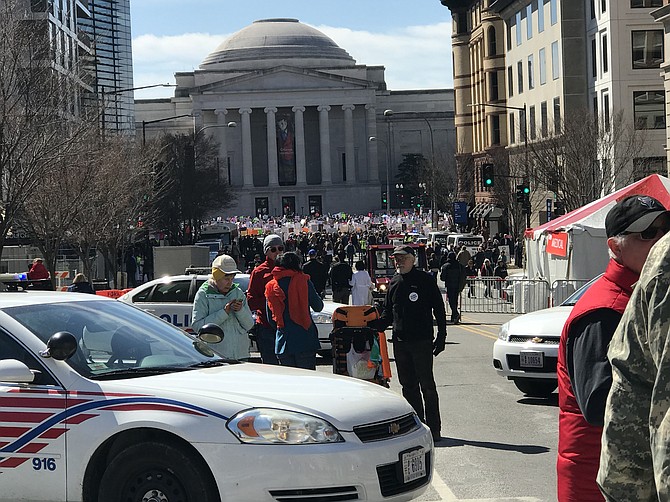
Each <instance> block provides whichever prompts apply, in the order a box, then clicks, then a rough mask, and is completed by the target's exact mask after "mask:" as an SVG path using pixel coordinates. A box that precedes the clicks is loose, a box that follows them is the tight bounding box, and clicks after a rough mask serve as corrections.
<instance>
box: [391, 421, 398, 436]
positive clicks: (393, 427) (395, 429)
mask: <svg viewBox="0 0 670 502" xmlns="http://www.w3.org/2000/svg"><path fill="white" fill-rule="evenodd" d="M389 432H390V433H391V434H398V433H399V432H400V424H399V423H398V422H393V423H392V424H391V425H389Z"/></svg>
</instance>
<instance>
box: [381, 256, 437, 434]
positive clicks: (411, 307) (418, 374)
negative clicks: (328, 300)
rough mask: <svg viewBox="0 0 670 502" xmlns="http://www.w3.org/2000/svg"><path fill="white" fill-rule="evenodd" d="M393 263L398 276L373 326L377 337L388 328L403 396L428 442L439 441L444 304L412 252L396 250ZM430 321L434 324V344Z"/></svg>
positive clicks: (392, 283) (434, 284)
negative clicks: (436, 365)
mask: <svg viewBox="0 0 670 502" xmlns="http://www.w3.org/2000/svg"><path fill="white" fill-rule="evenodd" d="M393 258H394V259H395V262H396V272H397V273H396V274H395V275H394V276H393V278H392V279H391V282H390V285H389V290H388V292H387V294H386V299H385V302H384V307H383V310H382V314H381V317H380V319H379V320H378V321H376V322H375V323H374V326H375V327H376V328H377V329H379V330H380V331H381V330H384V329H385V328H386V327H388V326H389V325H391V324H392V325H393V338H392V339H393V355H394V357H395V363H396V368H397V370H398V380H399V381H400V385H401V386H402V394H403V396H404V397H405V399H407V401H408V402H409V404H411V405H412V407H413V408H414V410H415V411H416V413H417V415H419V418H420V419H421V421H422V422H424V423H426V425H428V427H430V430H431V432H432V435H433V440H434V441H439V440H440V438H441V420H440V405H439V399H438V396H437V388H436V386H435V378H434V376H433V356H436V355H438V354H439V353H440V352H442V351H443V350H444V345H445V342H446V339H447V315H446V312H445V308H444V301H443V299H442V294H441V293H440V290H439V288H438V286H437V284H436V283H435V281H434V279H433V278H432V277H431V276H430V275H429V274H427V273H426V272H423V271H421V270H419V269H417V268H415V267H414V262H415V259H416V256H415V253H414V249H413V248H412V247H410V246H398V247H396V248H395V249H394V250H393ZM433 316H435V319H436V320H437V337H436V338H435V341H433ZM422 394H423V399H422V396H421V395H422ZM424 403H425V412H424Z"/></svg>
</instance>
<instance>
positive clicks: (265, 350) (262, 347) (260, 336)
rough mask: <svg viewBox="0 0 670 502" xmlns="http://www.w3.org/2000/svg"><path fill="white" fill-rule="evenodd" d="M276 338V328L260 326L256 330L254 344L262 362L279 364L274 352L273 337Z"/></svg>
mask: <svg viewBox="0 0 670 502" xmlns="http://www.w3.org/2000/svg"><path fill="white" fill-rule="evenodd" d="M276 338H277V330H276V329H274V328H268V327H266V326H261V327H260V328H258V330H257V331H256V345H257V346H258V352H260V354H261V361H263V364H279V361H278V360H277V355H276V354H275V339H276Z"/></svg>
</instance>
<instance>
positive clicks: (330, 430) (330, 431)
mask: <svg viewBox="0 0 670 502" xmlns="http://www.w3.org/2000/svg"><path fill="white" fill-rule="evenodd" d="M227 427H228V429H229V430H230V431H231V432H232V433H233V434H235V436H237V438H238V439H239V440H240V441H242V442H243V443H256V444H324V443H340V442H343V441H344V439H343V438H342V436H340V433H339V432H338V430H337V429H336V428H335V427H333V426H332V425H331V424H329V423H328V422H326V421H325V420H322V419H320V418H317V417H314V416H311V415H305V414H303V413H297V412H294V411H286V410H274V409H271V408H255V409H252V410H247V411H243V412H240V413H238V414H237V415H235V416H234V417H233V418H231V419H230V421H229V422H228V424H227Z"/></svg>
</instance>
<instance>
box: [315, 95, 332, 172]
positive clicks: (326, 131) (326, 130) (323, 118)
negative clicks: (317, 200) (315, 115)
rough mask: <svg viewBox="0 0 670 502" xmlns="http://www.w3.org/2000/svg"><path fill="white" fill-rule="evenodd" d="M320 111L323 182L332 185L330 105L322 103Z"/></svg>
mask: <svg viewBox="0 0 670 502" xmlns="http://www.w3.org/2000/svg"><path fill="white" fill-rule="evenodd" d="M317 110H318V111H319V144H320V147H321V184H322V185H330V184H331V183H332V182H333V177H332V174H331V170H330V127H329V123H328V112H329V111H330V106H328V105H321V106H319V107H318V108H317Z"/></svg>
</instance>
